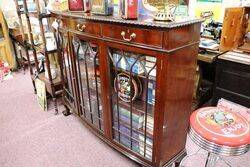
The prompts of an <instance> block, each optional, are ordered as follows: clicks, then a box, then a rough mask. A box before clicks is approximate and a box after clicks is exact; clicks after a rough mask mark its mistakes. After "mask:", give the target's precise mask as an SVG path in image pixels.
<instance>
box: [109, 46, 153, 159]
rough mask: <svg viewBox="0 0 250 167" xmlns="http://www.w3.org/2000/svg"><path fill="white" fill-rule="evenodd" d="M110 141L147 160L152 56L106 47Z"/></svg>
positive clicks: (150, 143)
mask: <svg viewBox="0 0 250 167" xmlns="http://www.w3.org/2000/svg"><path fill="white" fill-rule="evenodd" d="M109 57H110V66H111V68H110V69H111V71H110V74H111V85H112V92H111V93H112V109H113V136H114V140H115V141H117V142H119V143H120V144H122V145H123V146H125V147H127V148H128V149H130V150H132V151H134V152H136V153H137V154H139V155H141V156H143V157H145V158H147V159H149V160H151V159H152V147H153V129H154V105H155V89H156V61H157V60H156V58H155V57H151V56H148V55H142V54H137V53H133V52H127V51H123V50H117V49H112V48H110V49H109Z"/></svg>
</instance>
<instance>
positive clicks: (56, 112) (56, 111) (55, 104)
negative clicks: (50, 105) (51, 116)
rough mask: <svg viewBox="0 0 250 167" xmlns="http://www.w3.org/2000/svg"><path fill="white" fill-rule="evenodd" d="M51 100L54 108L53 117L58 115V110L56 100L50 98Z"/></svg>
mask: <svg viewBox="0 0 250 167" xmlns="http://www.w3.org/2000/svg"><path fill="white" fill-rule="evenodd" d="M52 99H53V102H54V107H55V115H57V114H58V108H57V100H56V98H55V97H53V98H52Z"/></svg>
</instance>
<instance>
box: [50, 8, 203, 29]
mask: <svg viewBox="0 0 250 167" xmlns="http://www.w3.org/2000/svg"><path fill="white" fill-rule="evenodd" d="M50 12H51V13H52V14H55V15H57V16H59V17H60V16H61V17H70V18H77V19H86V20H89V21H100V22H107V23H120V24H127V25H135V26H144V27H155V28H176V27H181V26H186V25H190V24H195V23H201V22H203V19H197V18H190V17H182V18H176V20H175V21H174V22H159V21H154V20H153V19H152V18H151V19H150V18H142V17H140V18H138V19H137V20H124V19H122V18H121V17H119V16H101V15H93V14H91V13H83V12H60V11H50Z"/></svg>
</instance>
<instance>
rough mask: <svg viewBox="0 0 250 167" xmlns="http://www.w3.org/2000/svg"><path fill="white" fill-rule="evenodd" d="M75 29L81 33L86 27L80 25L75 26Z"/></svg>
mask: <svg viewBox="0 0 250 167" xmlns="http://www.w3.org/2000/svg"><path fill="white" fill-rule="evenodd" d="M76 27H77V29H78V31H81V32H83V31H84V30H85V28H86V25H84V24H83V25H82V26H81V25H80V24H77V26H76Z"/></svg>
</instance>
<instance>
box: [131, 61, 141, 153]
mask: <svg viewBox="0 0 250 167" xmlns="http://www.w3.org/2000/svg"><path fill="white" fill-rule="evenodd" d="M139 58H140V56H137V58H136V60H135V62H134V63H133V65H132V66H131V67H130V74H129V85H130V91H131V88H132V70H133V68H134V66H135V64H136V62H137V61H138V60H139ZM129 66H130V64H129ZM132 99H133V97H132V93H131V92H130V149H131V150H133V141H132V137H133V136H132V135H133V100H132Z"/></svg>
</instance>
